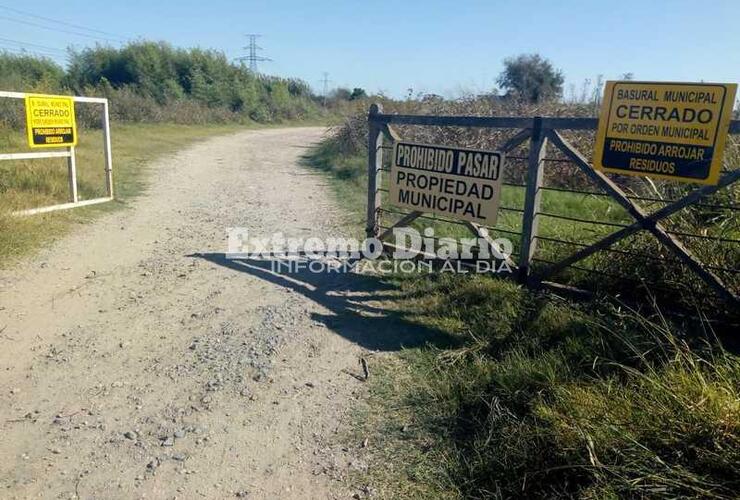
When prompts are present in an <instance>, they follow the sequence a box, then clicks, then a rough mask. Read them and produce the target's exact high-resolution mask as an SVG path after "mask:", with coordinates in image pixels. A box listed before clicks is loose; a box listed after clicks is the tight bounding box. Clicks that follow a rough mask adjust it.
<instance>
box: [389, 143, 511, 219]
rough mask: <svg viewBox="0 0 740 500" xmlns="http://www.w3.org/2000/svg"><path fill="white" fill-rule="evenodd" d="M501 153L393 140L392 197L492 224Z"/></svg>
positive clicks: (394, 200) (405, 203) (397, 201)
mask: <svg viewBox="0 0 740 500" xmlns="http://www.w3.org/2000/svg"><path fill="white" fill-rule="evenodd" d="M503 168H504V154H503V153H501V152H498V151H478V150H473V149H461V148H448V147H445V146H433V145H428V144H414V143H408V142H397V143H396V144H395V146H394V147H393V159H392V161H391V174H390V175H391V178H390V190H389V191H390V201H391V203H392V204H394V205H396V206H400V207H406V208H410V209H412V210H417V211H420V212H427V213H433V214H437V215H442V216H448V217H452V218H455V219H462V220H467V221H471V222H478V223H480V224H485V225H489V226H492V225H494V224H496V217H497V214H498V206H499V201H500V198H501V181H502V179H503Z"/></svg>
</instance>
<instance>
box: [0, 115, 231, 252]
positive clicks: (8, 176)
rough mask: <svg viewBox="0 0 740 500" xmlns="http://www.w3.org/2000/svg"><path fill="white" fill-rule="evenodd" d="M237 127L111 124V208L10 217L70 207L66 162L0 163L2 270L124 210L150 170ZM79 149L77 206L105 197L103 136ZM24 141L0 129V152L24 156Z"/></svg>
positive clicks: (88, 134) (86, 135)
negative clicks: (83, 226) (189, 146)
mask: <svg viewBox="0 0 740 500" xmlns="http://www.w3.org/2000/svg"><path fill="white" fill-rule="evenodd" d="M241 128H243V126H237V125H213V124H212V125H176V124H115V125H113V130H112V134H111V136H112V142H113V151H114V155H113V176H114V177H113V181H114V186H115V192H116V200H115V201H113V202H111V203H105V204H102V205H94V206H90V207H82V208H76V209H74V210H65V211H61V212H51V213H48V214H40V215H34V216H31V217H14V216H12V215H11V212H12V211H14V210H21V209H25V208H34V207H40V206H46V205H53V204H56V203H66V202H67V201H69V184H68V182H67V164H66V159H63V158H52V159H46V160H23V161H3V162H0V267H8V266H10V265H12V264H13V262H14V261H15V259H16V258H18V257H20V256H23V255H25V254H27V253H28V252H31V251H33V250H35V249H38V248H40V247H41V246H43V245H45V244H48V243H50V242H51V241H52V240H53V239H54V238H56V237H59V236H60V235H62V234H65V233H66V232H67V231H69V230H71V229H72V228H73V227H74V223H80V222H86V221H88V220H91V219H92V218H93V217H94V216H97V215H100V214H102V213H105V212H106V211H109V210H111V209H115V208H117V207H122V206H125V205H126V204H127V203H129V202H131V201H132V200H133V198H134V197H135V196H136V195H138V194H139V193H141V192H142V190H143V188H144V187H145V185H146V174H147V172H148V166H149V164H150V163H151V162H152V161H154V160H156V159H157V158H158V157H161V156H163V155H166V154H169V153H173V152H175V151H177V150H178V149H180V148H182V147H183V145H186V144H192V143H193V142H196V141H199V140H203V139H206V138H208V137H212V136H213V135H216V134H224V133H229V132H235V131H237V130H239V129H241ZM79 139H80V143H79V146H78V147H77V151H76V154H77V177H78V192H79V197H80V199H81V200H85V199H91V198H97V197H100V196H105V176H104V172H103V165H104V159H103V151H102V146H101V144H102V141H103V138H102V132H101V131H100V130H82V131H81V134H80V138H79ZM25 149H26V142H25V136H23V135H22V134H21V133H18V132H17V131H16V130H13V131H11V130H9V129H2V128H0V150H2V151H14V152H19V151H24V150H25Z"/></svg>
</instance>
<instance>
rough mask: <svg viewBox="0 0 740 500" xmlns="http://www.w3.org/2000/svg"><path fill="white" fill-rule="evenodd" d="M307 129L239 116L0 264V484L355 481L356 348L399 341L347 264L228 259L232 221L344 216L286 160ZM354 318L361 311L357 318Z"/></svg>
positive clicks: (191, 488) (61, 491) (115, 491)
mask: <svg viewBox="0 0 740 500" xmlns="http://www.w3.org/2000/svg"><path fill="white" fill-rule="evenodd" d="M322 133H323V130H322V129H319V128H291V129H279V130H278V129H275V130H262V131H246V132H240V133H238V134H235V135H230V136H225V137H219V138H215V139H211V140H208V141H207V142H203V143H200V144H198V145H195V146H193V147H191V148H189V149H187V150H184V151H182V152H180V153H178V154H176V155H174V156H172V157H169V158H166V159H164V160H160V161H158V162H157V164H156V165H155V166H154V167H153V174H152V182H151V187H150V188H149V190H148V192H147V194H146V195H145V196H142V197H141V198H139V199H138V200H136V201H135V202H134V203H133V204H132V206H131V207H130V208H127V209H125V210H120V211H117V212H115V213H112V214H109V215H106V216H104V217H103V218H101V219H99V220H97V221H96V222H95V223H93V224H89V225H85V226H81V227H79V229H78V230H76V231H75V232H74V234H72V235H70V236H69V237H68V238H66V239H64V240H62V241H59V242H58V243H57V244H55V245H53V246H52V247H51V248H49V249H47V250H45V251H43V252H42V254H41V255H39V256H36V257H34V258H33V259H28V261H27V262H25V263H22V265H20V266H19V267H17V268H15V269H13V270H10V271H4V272H2V273H0V330H2V331H1V332H0V345H1V346H2V349H0V367H1V368H2V380H1V381H0V426H1V428H2V432H0V488H2V490H0V497H3V498H29V497H37V496H40V497H44V498H143V497H146V498H230V497H235V496H245V495H247V494H248V495H249V498H278V497H279V498H334V497H336V498H349V497H351V495H353V494H354V493H355V492H357V491H362V490H361V488H362V486H363V485H353V484H348V483H347V482H346V481H344V480H343V479H344V478H345V477H346V476H347V473H348V472H349V471H351V470H352V468H355V467H363V463H362V459H361V456H360V455H361V452H360V451H359V450H358V449H359V448H360V445H359V443H358V445H357V447H356V448H357V449H355V447H353V446H349V447H346V448H344V447H343V445H342V443H340V440H339V439H338V435H339V434H341V433H342V428H343V426H346V425H347V424H348V414H349V412H351V411H352V407H353V404H354V401H355V399H356V398H358V397H359V395H360V394H361V393H362V387H363V383H362V381H360V380H358V378H356V377H353V376H352V374H357V373H359V372H360V368H359V364H358V358H359V356H360V355H362V354H363V352H367V351H368V350H389V349H397V348H398V346H399V345H401V344H403V343H404V342H408V341H409V340H410V339H407V338H403V337H399V336H398V335H397V334H396V333H395V330H397V328H395V323H394V322H393V320H392V319H390V318H386V317H385V316H384V315H382V314H378V311H374V310H373V309H372V301H371V300H370V301H368V299H372V298H373V297H372V293H374V292H373V290H375V289H376V284H375V283H374V282H373V281H372V279H370V278H363V277H360V276H357V275H354V276H346V275H333V276H328V275H322V276H318V275H311V274H300V275H290V276H284V275H279V274H275V273H272V272H270V270H269V267H266V266H265V264H264V263H259V262H242V261H228V260H225V259H224V258H223V257H222V253H223V252H224V251H225V250H226V234H227V233H226V230H227V229H226V228H228V227H232V226H243V227H247V228H248V229H249V231H250V233H251V234H264V235H269V234H271V233H272V232H274V231H276V230H281V231H283V232H284V233H285V234H286V235H293V236H301V235H302V236H309V235H315V236H322V235H327V234H330V233H333V234H336V233H337V231H340V229H339V227H340V225H339V222H340V220H341V213H340V211H339V208H338V207H337V206H336V205H335V203H334V202H333V201H332V199H331V197H330V195H329V192H328V188H327V186H326V185H325V181H324V180H323V179H322V177H321V176H320V175H318V174H316V173H314V172H311V171H310V170H309V169H307V168H305V167H302V166H300V165H299V163H298V159H299V157H300V155H301V154H303V153H304V152H305V148H306V146H308V145H310V144H311V143H312V142H315V141H316V140H318V139H320V137H321V136H322ZM360 316H362V317H366V318H367V319H366V320H363V321H358V319H359V317H360Z"/></svg>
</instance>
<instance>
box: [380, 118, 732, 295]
mask: <svg viewBox="0 0 740 500" xmlns="http://www.w3.org/2000/svg"><path fill="white" fill-rule="evenodd" d="M597 124H598V120H597V119H596V118H548V117H484V116H425V115H399V114H384V113H383V112H382V108H381V106H380V105H377V104H373V105H372V106H371V108H370V112H369V115H368V129H369V137H368V170H367V173H368V200H367V235H368V237H376V238H379V239H380V240H382V241H383V242H384V245H386V246H387V247H389V248H392V247H393V245H392V244H391V243H389V242H387V239H388V237H389V236H390V235H391V234H392V230H393V228H395V227H402V226H408V225H411V224H412V223H414V221H417V220H419V219H421V220H423V219H427V220H431V221H433V222H434V223H435V224H440V223H444V224H450V225H453V224H454V225H457V226H458V227H459V226H464V227H465V228H467V230H469V231H472V233H473V234H474V236H476V237H479V238H481V237H482V238H484V239H486V240H487V241H489V242H490V243H492V242H493V240H492V238H493V237H495V236H496V235H501V236H506V237H508V238H510V239H512V240H514V243H515V252H514V255H512V257H515V259H514V261H515V262H512V264H513V266H512V268H513V269H514V273H513V277H514V278H515V279H517V280H518V281H519V282H520V283H522V284H523V285H526V286H528V287H533V288H536V287H541V286H555V287H559V288H569V289H571V290H573V291H584V289H585V290H587V291H593V290H588V289H589V287H588V286H587V285H588V283H589V278H588V277H589V276H601V280H602V282H609V283H613V284H619V285H620V286H621V287H622V288H624V287H625V285H627V286H635V287H637V286H644V287H646V288H649V289H651V290H655V291H661V290H665V291H667V292H676V291H681V290H682V289H685V288H686V287H687V286H696V285H697V284H698V285H699V287H700V288H702V289H703V290H704V291H705V292H706V291H707V289H709V290H711V291H713V292H714V294H712V293H705V295H706V297H708V298H709V302H710V303H711V301H712V300H714V301H715V302H716V297H717V296H718V297H719V298H721V299H722V301H723V302H725V303H726V304H727V305H728V306H730V307H735V308H736V306H737V305H738V304H740V301H739V299H738V292H739V291H740V283H739V278H740V270H738V269H737V267H738V265H737V264H738V261H739V260H738V259H740V239H738V237H737V232H736V231H732V232H731V233H730V234H729V235H727V234H703V232H701V231H700V232H696V231H693V232H691V231H686V230H682V229H681V228H680V227H676V226H675V224H673V223H672V222H671V220H670V219H669V218H670V217H671V216H672V215H674V214H678V213H679V212H681V211H682V210H683V209H686V208H687V207H694V208H696V207H700V208H702V209H703V210H709V211H711V210H715V211H717V210H719V211H724V212H723V213H730V214H731V215H732V216H735V215H737V213H738V212H737V211H738V208H739V207H740V206H739V205H738V204H737V200H736V196H733V195H730V196H729V201H727V199H722V200H720V201H717V200H716V198H717V196H714V197H712V198H710V196H711V195H716V194H718V193H719V194H722V193H721V191H722V190H723V189H724V190H726V189H727V188H728V187H729V186H731V185H732V184H733V183H735V182H736V181H737V180H738V179H739V178H740V165H732V166H731V168H730V165H729V163H730V162H731V160H729V159H727V158H729V157H728V155H726V162H725V169H724V170H723V172H722V175H721V178H720V180H719V183H718V184H717V185H715V186H704V187H701V188H691V187H690V186H686V187H684V188H683V189H680V188H675V187H674V188H672V189H673V193H674V194H675V195H674V196H672V197H666V196H663V195H661V194H659V191H658V190H657V188H656V189H655V192H656V194H654V195H646V194H644V193H636V192H634V190H631V189H629V188H626V187H625V182H621V181H620V182H619V183H617V182H614V181H613V180H612V179H610V178H609V177H607V176H606V175H604V174H603V173H601V172H600V171H597V170H594V168H593V167H592V165H591V164H590V162H589V159H588V157H587V156H586V155H585V154H584V153H583V152H581V151H579V149H578V148H577V147H576V146H575V145H574V143H573V142H572V140H569V138H568V137H570V136H575V135H578V134H580V135H581V136H584V134H585V135H589V136H591V137H592V136H593V134H592V132H591V131H595V130H596V128H597ZM396 126H397V127H396ZM420 127H436V129H435V130H437V131H440V133H444V131H447V130H458V131H459V130H467V131H468V132H471V133H480V131H484V130H487V131H489V133H491V134H492V136H493V135H497V137H496V138H497V139H498V141H497V142H496V145H497V146H498V147H491V146H493V145H494V144H490V145H489V146H488V147H487V148H486V149H497V150H499V151H502V152H504V153H505V154H506V167H505V169H506V171H505V178H504V183H503V185H504V189H505V190H506V189H510V190H511V191H512V194H516V195H517V196H512V197H511V198H517V199H518V200H520V201H521V203H520V204H519V205H518V206H514V205H508V206H507V205H505V204H504V201H505V199H504V201H502V205H501V206H500V208H499V213H500V216H499V222H497V224H496V226H493V227H483V226H480V225H478V224H476V223H472V222H466V221H459V220H452V219H446V218H443V217H439V216H430V215H426V214H423V213H421V212H415V211H414V212H408V211H403V210H400V209H397V208H394V207H390V206H388V204H387V201H388V200H387V192H388V191H387V180H386V179H384V177H387V176H383V175H382V173H383V172H385V171H388V170H389V169H388V166H387V165H388V161H387V158H384V152H385V151H388V150H390V149H392V145H393V143H395V142H397V141H400V140H401V132H403V133H404V135H406V136H411V137H404V139H407V138H408V139H409V140H410V139H411V138H415V136H416V133H415V131H417V130H419V128H420ZM471 129H474V130H471ZM730 134H733V135H735V136H737V135H738V134H740V121H739V120H733V121H732V122H731V124H730ZM455 137H459V135H458V136H455V135H454V134H450V139H445V141H449V140H451V141H455V140H457V139H456V138H455ZM731 137H732V136H731ZM437 142H440V141H437ZM454 145H455V146H458V145H459V146H466V147H467V146H468V144H454ZM548 148H549V149H548ZM582 149H584V150H585V148H584V147H582ZM738 149H740V148H738ZM548 151H551V152H552V153H549V152H548ZM736 153H737V151H736ZM386 156H389V155H386ZM736 159H737V157H736ZM553 168H557V169H559V171H560V172H562V170H563V169H564V168H565V169H570V170H566V171H567V172H568V174H567V175H563V174H562V173H561V174H560V177H568V178H575V176H580V177H582V178H583V182H581V184H583V183H587V184H588V186H589V187H583V186H581V185H579V186H577V187H573V186H572V185H567V183H565V185H563V182H560V185H558V182H548V181H547V178H548V170H549V169H553ZM507 177H509V178H508V179H507ZM632 179H633V180H632V181H631V182H642V183H643V185H649V186H653V187H655V183H654V182H653V181H650V180H647V181H634V178H632ZM550 180H551V181H552V180H553V179H552V178H551V179H550ZM554 180H555V181H563V179H562V178H559V179H558V178H557V177H556V178H555V179H554ZM656 182H657V183H661V182H662V181H656ZM626 183H627V184H628V183H629V179H628V180H627V181H626ZM646 183H647V184H646ZM736 187H737V186H735V188H736ZM548 193H553V194H557V196H560V197H561V198H563V197H566V198H567V197H569V198H568V199H567V200H566V201H567V202H568V203H571V205H573V204H575V206H576V207H578V206H579V204H581V205H583V210H582V213H577V214H576V215H574V213H573V212H572V211H571V212H570V213H567V214H563V213H560V214H559V213H555V212H553V211H548V210H546V209H545V207H543V201H542V200H543V196H547V195H548ZM592 200H594V203H596V202H598V203H601V204H602V205H600V206H605V207H606V208H607V212H609V213H614V212H615V209H616V210H618V209H619V208H618V207H621V209H623V211H624V212H623V213H624V217H625V220H618V219H617V220H615V219H614V218H613V217H612V218H609V217H595V216H594V215H593V213H589V208H588V203H590V202H591V201H592ZM598 200H604V201H603V202H602V201H598ZM587 202H588V203H587ZM604 203H608V204H610V205H608V206H607V205H604ZM614 205H616V206H614ZM504 213H506V214H508V216H509V217H508V220H509V221H514V222H512V223H510V224H508V225H507V224H501V220H502V215H503V214H504ZM512 217H513V218H512ZM558 224H560V225H563V227H566V228H567V227H576V226H578V227H581V226H584V227H590V228H594V229H593V230H589V231H592V234H593V238H590V239H589V241H583V240H582V239H581V240H579V239H577V238H576V239H574V238H568V237H567V230H566V231H565V233H566V234H559V235H555V236H553V235H552V234H547V231H546V230H547V229H548V227H551V226H556V225H558ZM564 224H568V225H571V226H565V225H564ZM465 232H467V231H465ZM589 234H591V233H589ZM645 235H649V236H651V237H652V238H654V239H653V240H651V242H650V243H651V244H656V247H655V248H654V249H653V253H646V252H638V251H636V250H635V249H634V248H633V247H634V246H635V243H634V240H631V239H630V237H633V238H635V237H638V236H639V237H642V238H645ZM695 242H699V246H701V245H704V246H707V248H711V249H713V250H712V251H714V252H717V251H719V252H724V253H722V255H723V256H724V257H725V258H724V260H723V262H724V264H722V265H717V264H715V263H712V262H707V258H706V256H705V255H706V252H704V254H705V255H704V258H701V257H700V256H698V254H697V253H696V252H695V251H694V248H695V247H697V244H695ZM544 245H549V247H547V248H545V247H544ZM643 246H644V245H643ZM553 247H557V248H559V250H558V251H554V250H552V248H553ZM597 255H602V256H603V258H602V259H601V260H599V261H594V260H593V259H594V258H595V256H597ZM728 256H729V257H728ZM651 259H652V260H653V261H656V260H657V261H660V263H661V265H662V266H663V267H665V268H666V269H668V268H670V269H671V273H670V276H671V278H668V277H666V276H667V275H666V276H661V277H657V278H656V277H651V276H649V275H645V273H643V274H642V275H640V272H639V270H638V271H635V272H636V273H637V275H634V274H633V275H631V276H630V275H629V273H620V272H615V270H614V269H612V268H608V269H607V267H609V266H608V264H609V263H610V262H612V261H613V262H617V261H619V262H628V263H629V262H632V263H635V264H637V263H639V262H650V261H651ZM733 261H734V265H727V262H730V263H732V262H733ZM594 262H596V263H594ZM599 262H600V263H602V265H599ZM587 263H590V264H591V265H587ZM604 263H606V264H607V265H603V264H604ZM623 268H624V266H623ZM687 271H690V272H687ZM568 273H571V274H573V273H576V274H577V275H578V276H580V277H581V278H580V279H578V280H573V279H568V278H564V275H567V274H568ZM692 280H693V282H692ZM633 282H634V283H633ZM574 283H575V285H576V286H573V285H574ZM687 283H693V284H688V285H687ZM584 284H585V286H584Z"/></svg>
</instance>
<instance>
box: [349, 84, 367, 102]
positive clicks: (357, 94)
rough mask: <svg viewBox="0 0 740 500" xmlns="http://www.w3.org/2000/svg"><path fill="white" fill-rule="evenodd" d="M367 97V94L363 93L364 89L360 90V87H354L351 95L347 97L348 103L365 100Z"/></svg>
mask: <svg viewBox="0 0 740 500" xmlns="http://www.w3.org/2000/svg"><path fill="white" fill-rule="evenodd" d="M366 97H367V92H365V89H362V88H360V87H355V88H353V89H352V93H351V94H350V96H349V100H350V101H355V100H357V99H365V98H366Z"/></svg>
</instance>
